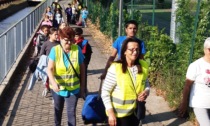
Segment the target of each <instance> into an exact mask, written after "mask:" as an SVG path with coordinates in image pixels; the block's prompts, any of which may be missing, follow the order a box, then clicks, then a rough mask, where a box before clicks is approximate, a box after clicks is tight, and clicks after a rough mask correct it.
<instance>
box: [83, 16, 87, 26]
mask: <svg viewBox="0 0 210 126" xmlns="http://www.w3.org/2000/svg"><path fill="white" fill-rule="evenodd" d="M86 20H87V19H86V18H82V26H83V27H86V26H87V25H86Z"/></svg>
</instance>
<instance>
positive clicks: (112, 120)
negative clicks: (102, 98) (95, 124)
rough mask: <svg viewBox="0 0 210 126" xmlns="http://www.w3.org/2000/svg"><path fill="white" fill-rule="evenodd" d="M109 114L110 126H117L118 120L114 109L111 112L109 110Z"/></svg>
mask: <svg viewBox="0 0 210 126" xmlns="http://www.w3.org/2000/svg"><path fill="white" fill-rule="evenodd" d="M107 112H108V123H109V126H116V125H117V119H116V116H115V114H114V111H113V109H109V110H107Z"/></svg>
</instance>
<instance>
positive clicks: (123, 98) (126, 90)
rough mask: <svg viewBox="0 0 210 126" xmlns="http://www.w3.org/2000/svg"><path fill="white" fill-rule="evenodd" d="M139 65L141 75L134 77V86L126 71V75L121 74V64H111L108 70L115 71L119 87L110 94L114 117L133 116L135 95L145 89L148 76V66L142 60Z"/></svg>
mask: <svg viewBox="0 0 210 126" xmlns="http://www.w3.org/2000/svg"><path fill="white" fill-rule="evenodd" d="M140 64H141V67H142V73H140V74H137V75H136V82H135V84H133V81H132V78H131V75H130V74H129V71H128V70H127V71H126V73H123V72H122V64H121V63H113V64H112V66H111V67H110V69H115V71H116V78H117V86H118V87H119V90H118V91H114V92H112V93H111V103H112V106H113V109H114V112H115V114H116V117H125V116H129V115H131V114H133V112H134V109H135V108H136V99H137V94H139V93H141V92H142V91H143V90H144V89H145V85H146V79H147V76H148V64H147V63H146V62H145V61H143V60H140ZM113 66H114V67H113ZM134 85H135V87H134Z"/></svg>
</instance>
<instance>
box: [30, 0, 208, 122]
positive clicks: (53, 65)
mask: <svg viewBox="0 0 210 126" xmlns="http://www.w3.org/2000/svg"><path fill="white" fill-rule="evenodd" d="M77 2H78V1H76V3H74V4H72V5H71V4H69V5H68V6H69V7H68V8H66V9H65V13H66V14H67V22H68V24H66V23H64V21H63V19H61V20H60V19H59V18H58V17H59V16H58V15H59V14H60V15H62V13H61V12H60V10H62V8H61V6H60V5H59V4H58V3H54V4H55V5H53V4H52V7H53V8H54V9H53V10H55V11H54V12H53V13H51V11H50V10H51V8H50V7H48V8H47V9H46V10H47V11H46V14H45V19H44V21H43V22H42V25H41V27H40V31H39V32H40V33H39V35H38V37H37V39H36V49H37V54H36V56H39V57H41V56H42V55H45V56H47V57H46V58H47V66H46V67H47V68H46V71H45V72H46V75H47V79H45V85H47V86H46V87H47V89H48V90H49V91H50V92H51V94H52V97H53V101H54V124H55V126H60V125H61V120H62V112H63V108H64V103H66V106H67V107H66V109H67V117H68V125H69V126H76V106H77V101H78V98H79V97H85V95H86V93H87V68H88V64H89V62H90V58H91V54H89V55H88V54H87V51H88V48H90V47H88V46H90V45H89V43H88V41H87V40H86V39H84V37H83V36H82V34H83V30H82V29H81V28H75V29H73V28H71V27H70V26H68V25H69V24H71V23H72V21H73V20H77V16H76V13H75V10H76V9H74V7H75V4H77ZM86 9H87V8H86V7H85V8H84V10H83V12H82V13H84V15H83V16H82V20H83V21H82V22H83V25H84V26H85V27H86V19H87V14H88V11H87V10H86ZM57 14H58V15H57ZM53 15H57V16H53ZM61 17H62V16H61ZM58 19H59V20H58ZM51 20H56V21H57V24H58V25H59V27H58V26H57V25H54V24H53V23H50V22H51ZM137 29H138V23H137V22H136V21H135V20H130V21H127V22H126V23H125V33H126V35H125V36H120V37H118V38H117V39H116V41H114V43H113V45H112V47H113V51H112V53H111V56H110V57H109V59H108V61H107V64H106V66H105V69H104V72H103V73H102V75H101V76H100V78H101V79H103V80H104V82H103V85H102V89H101V97H102V100H103V103H104V105H105V108H106V110H105V111H106V113H107V117H108V118H107V123H108V125H110V126H138V125H139V122H140V120H141V119H139V118H138V117H137V113H136V108H138V107H137V105H138V102H145V100H146V99H147V97H148V96H149V93H150V84H149V81H148V71H149V67H148V64H147V62H146V61H144V54H145V53H146V48H145V43H144V41H142V40H140V39H138V38H137V37H136V33H137ZM89 53H92V51H91V52H89ZM204 53H205V56H204V57H203V58H201V59H199V60H198V61H195V62H194V63H192V64H191V65H190V66H189V68H188V72H187V75H186V77H187V79H186V86H185V88H184V95H183V101H182V104H181V107H180V109H179V110H180V111H179V112H180V116H183V114H184V113H185V111H186V108H187V103H188V102H187V101H188V98H189V94H190V93H191V95H190V106H191V107H193V108H194V112H195V115H196V118H197V119H198V121H199V123H200V124H201V126H206V125H210V119H209V115H210V111H209V107H210V103H209V101H210V100H208V96H210V93H209V92H210V91H209V90H210V89H209V83H210V82H209V80H210V79H209V77H208V75H209V73H210V72H209V71H210V69H208V68H210V67H209V63H210V62H209V59H210V58H209V57H210V39H209V38H208V39H206V41H205V43H204ZM116 56H118V57H117V60H115V59H116ZM37 67H38V66H37ZM191 87H192V89H191ZM30 89H31V88H30ZM201 117H202V118H201Z"/></svg>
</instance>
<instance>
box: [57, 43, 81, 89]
mask: <svg viewBox="0 0 210 126" xmlns="http://www.w3.org/2000/svg"><path fill="white" fill-rule="evenodd" d="M64 56H66V55H64ZM55 57H56V58H55V70H54V77H55V81H56V82H57V83H58V84H59V85H60V90H64V89H65V90H69V91H74V90H77V89H79V88H80V80H79V78H78V77H77V76H76V74H75V72H74V71H73V68H72V66H71V65H70V64H69V67H68V68H66V66H65V65H64V62H63V61H64V60H63V49H62V48H61V46H60V45H57V46H55ZM69 59H70V60H71V62H72V64H73V66H74V68H75V70H76V71H77V73H78V74H80V68H79V57H78V46H77V45H71V49H70V57H69Z"/></svg>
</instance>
